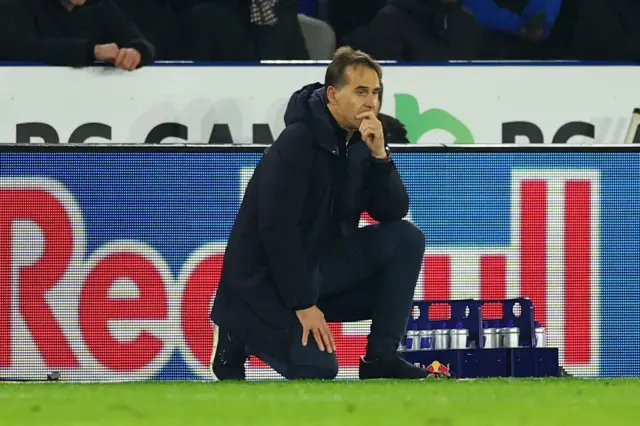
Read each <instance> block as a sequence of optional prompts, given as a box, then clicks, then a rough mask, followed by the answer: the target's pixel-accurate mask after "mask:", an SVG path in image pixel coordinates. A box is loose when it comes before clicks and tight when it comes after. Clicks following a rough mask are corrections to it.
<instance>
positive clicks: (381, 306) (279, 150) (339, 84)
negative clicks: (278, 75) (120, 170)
mask: <svg viewBox="0 0 640 426" xmlns="http://www.w3.org/2000/svg"><path fill="white" fill-rule="evenodd" d="M380 77H381V69H380V67H379V65H378V64H377V63H376V62H374V61H373V60H372V59H371V57H369V56H368V55H366V54H364V53H362V52H359V51H354V50H353V49H351V48H349V47H343V48H340V49H338V50H337V51H336V53H335V56H334V59H333V61H332V62H331V64H330V65H329V66H328V68H327V71H326V76H325V83H324V85H322V84H320V83H316V84H311V85H308V86H305V87H303V88H302V89H300V90H298V91H297V92H295V93H294V94H293V95H292V97H291V99H290V101H289V104H288V106H287V110H286V113H285V123H286V128H285V129H284V131H283V132H282V133H281V134H280V136H279V137H278V139H277V140H276V141H275V143H274V144H273V145H271V146H270V147H269V149H268V150H267V151H266V152H265V154H264V156H263V157H262V159H261V160H260V162H259V164H258V165H257V167H256V169H255V172H254V174H253V176H252V178H251V180H250V181H249V184H248V186H247V189H246V193H245V196H244V199H243V201H242V204H241V206H240V210H239V212H238V215H237V218H236V221H235V223H234V225H233V229H232V231H231V234H230V236H229V240H228V245H227V249H226V252H225V255H224V263H223V268H222V273H221V278H220V283H219V287H218V291H217V293H216V297H215V300H214V304H213V308H212V310H211V315H210V319H211V320H212V321H213V323H214V339H213V341H214V345H213V350H212V357H211V372H212V375H213V377H214V378H215V379H220V380H231V379H238V380H241V379H244V378H245V370H244V364H245V361H246V359H247V357H248V356H250V355H254V356H257V357H258V358H260V359H262V360H263V361H265V362H266V363H267V364H269V365H270V366H271V367H273V368H274V369H275V370H276V371H277V372H279V373H280V374H282V375H283V376H284V377H285V378H288V379H332V378H334V377H335V376H336V375H337V373H338V365H337V361H336V355H335V343H334V340H333V336H332V334H331V331H330V329H329V327H328V325H327V321H329V322H343V321H359V320H365V319H372V325H371V333H370V335H369V338H368V343H367V347H366V355H365V356H364V357H363V358H361V360H360V373H359V375H360V378H361V379H369V378H424V377H426V376H427V372H426V370H424V369H422V368H418V367H415V366H413V365H412V364H409V363H407V362H406V361H405V360H404V359H403V358H401V357H400V356H399V355H398V353H397V347H398V344H399V342H400V339H401V338H402V336H403V334H404V332H405V329H406V326H407V321H408V318H409V314H410V309H411V304H412V299H413V294H414V290H415V286H416V282H417V278H418V274H419V271H420V267H421V263H422V256H423V253H424V244H425V242H424V234H423V233H422V231H420V229H418V228H417V227H416V226H414V225H413V224H411V223H409V222H407V221H404V220H403V218H404V217H405V215H406V214H407V212H408V209H409V200H408V195H407V191H406V189H405V187H404V185H403V183H402V180H401V178H400V175H399V174H398V172H397V170H396V166H395V164H394V162H393V160H392V159H391V158H390V156H389V153H388V150H387V148H386V145H385V140H384V136H383V131H382V126H381V124H380V122H379V121H378V119H377V118H376V115H375V111H376V110H377V105H376V104H377V102H379V98H378V91H379V89H380ZM365 211H366V212H368V213H369V214H370V215H371V217H372V218H373V219H375V220H376V221H378V222H379V223H378V224H376V225H372V226H366V227H363V228H358V225H359V219H360V216H361V213H363V212H365Z"/></svg>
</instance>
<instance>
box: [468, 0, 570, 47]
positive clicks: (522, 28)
mask: <svg viewBox="0 0 640 426" xmlns="http://www.w3.org/2000/svg"><path fill="white" fill-rule="evenodd" d="M499 3H501V4H510V5H512V7H513V8H514V9H515V10H516V11H514V10H513V9H510V8H508V7H500V6H499ZM462 4H463V6H464V7H466V8H467V9H469V10H470V11H471V12H473V14H474V16H475V17H476V19H477V20H478V22H479V23H480V25H481V26H482V27H483V28H484V29H485V30H489V31H500V32H503V33H506V34H511V35H516V36H524V37H526V38H528V39H530V40H534V41H537V40H542V39H547V38H549V35H550V34H551V28H552V27H553V24H554V22H555V20H556V18H557V17H558V14H559V13H560V7H561V6H562V0H516V1H511V2H509V3H505V2H504V1H503V2H499V1H498V2H496V1H495V0H462Z"/></svg>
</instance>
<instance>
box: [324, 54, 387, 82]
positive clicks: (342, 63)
mask: <svg viewBox="0 0 640 426" xmlns="http://www.w3.org/2000/svg"><path fill="white" fill-rule="evenodd" d="M360 65H364V66H365V67H367V68H370V69H372V70H374V71H375V72H376V74H378V78H379V79H380V81H382V68H381V67H380V64H378V63H377V62H376V61H374V60H373V58H372V57H371V56H369V55H368V54H366V53H364V52H363V51H361V50H354V49H353V48H351V47H349V46H343V47H341V48H339V49H338V50H336V52H335V53H334V55H333V60H332V61H331V63H330V64H329V66H328V67H327V72H326V73H325V75H324V87H325V88H327V87H329V86H333V87H335V88H336V89H341V88H342V87H344V85H345V84H347V73H346V71H347V68H350V67H358V66H360Z"/></svg>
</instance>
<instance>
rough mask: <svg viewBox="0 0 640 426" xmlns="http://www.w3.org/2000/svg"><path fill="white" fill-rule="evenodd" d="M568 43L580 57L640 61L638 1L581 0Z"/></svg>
mask: <svg viewBox="0 0 640 426" xmlns="http://www.w3.org/2000/svg"><path fill="white" fill-rule="evenodd" d="M577 7H578V10H577V19H576V20H575V21H574V22H575V24H574V25H575V26H574V28H573V30H574V31H573V34H572V36H571V44H572V47H573V49H574V50H575V51H576V52H577V53H578V55H579V56H580V57H581V59H592V60H615V61H636V62H640V1H638V0H581V1H580V2H579V6H577Z"/></svg>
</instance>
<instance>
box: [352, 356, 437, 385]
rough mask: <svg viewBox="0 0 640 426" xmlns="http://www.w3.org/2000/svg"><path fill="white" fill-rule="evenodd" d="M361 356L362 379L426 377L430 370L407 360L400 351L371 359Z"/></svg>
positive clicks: (360, 373) (360, 372)
mask: <svg viewBox="0 0 640 426" xmlns="http://www.w3.org/2000/svg"><path fill="white" fill-rule="evenodd" d="M365 359H366V358H360V371H359V375H360V380H366V379H426V378H427V376H428V375H429V372H428V371H427V370H425V369H424V368H421V367H416V366H415V365H413V364H410V363H409V362H407V361H405V359H404V358H402V357H401V356H400V355H399V354H398V353H392V354H389V355H387V356H385V357H380V358H377V359H373V360H371V361H369V360H365Z"/></svg>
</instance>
